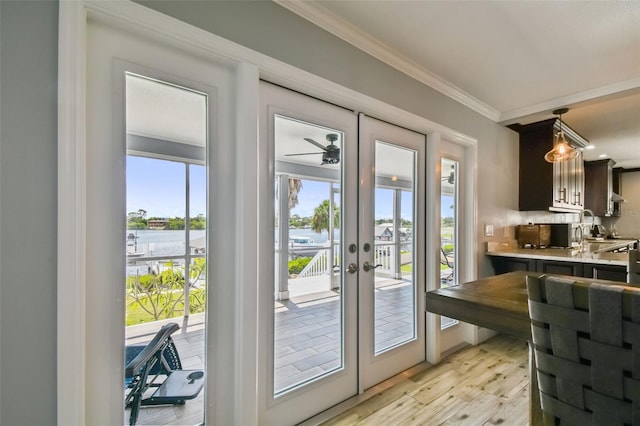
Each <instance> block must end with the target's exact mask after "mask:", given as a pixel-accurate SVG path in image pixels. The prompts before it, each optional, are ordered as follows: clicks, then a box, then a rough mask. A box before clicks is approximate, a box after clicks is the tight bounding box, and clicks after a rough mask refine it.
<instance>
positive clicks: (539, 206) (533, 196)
mask: <svg viewBox="0 0 640 426" xmlns="http://www.w3.org/2000/svg"><path fill="white" fill-rule="evenodd" d="M559 125H560V124H559V120H558V119H556V118H552V119H550V120H545V121H540V122H537V123H532V124H527V125H521V124H514V125H511V126H509V127H510V128H511V129H513V130H515V131H516V132H518V133H519V134H520V162H519V165H520V172H519V209H520V210H552V211H567V212H572V211H580V210H582V209H583V208H584V166H583V160H582V153H580V155H579V156H578V157H577V158H576V159H574V160H571V161H567V162H563V163H553V164H552V163H548V162H547V161H545V159H544V155H545V154H546V153H547V152H548V151H550V150H551V149H552V148H553V143H554V135H555V133H556V132H557V131H558V129H559ZM562 129H563V130H564V132H565V136H566V138H567V140H568V141H569V142H570V143H572V144H574V145H575V146H586V145H587V143H588V142H587V141H586V140H585V139H584V138H582V137H581V136H579V135H578V134H577V133H575V132H574V131H573V130H571V129H570V128H569V127H567V126H566V125H565V124H563V125H562Z"/></svg>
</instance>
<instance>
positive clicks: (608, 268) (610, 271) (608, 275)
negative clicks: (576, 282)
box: [584, 264, 627, 282]
mask: <svg viewBox="0 0 640 426" xmlns="http://www.w3.org/2000/svg"><path fill="white" fill-rule="evenodd" d="M584 276H585V277H586V278H594V279H598V280H609V281H621V282H627V267H626V266H619V265H600V264H585V265H584Z"/></svg>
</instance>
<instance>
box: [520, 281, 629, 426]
mask: <svg viewBox="0 0 640 426" xmlns="http://www.w3.org/2000/svg"><path fill="white" fill-rule="evenodd" d="M527 292H528V296H529V316H530V317H531V334H532V345H533V352H534V357H535V367H536V368H535V370H536V374H537V380H538V387H539V393H540V403H541V407H542V411H543V412H544V416H545V424H556V425H557V424H560V425H565V424H568V425H640V289H639V288H635V287H630V286H625V285H624V284H622V285H604V284H594V283H591V284H590V283H587V282H583V281H572V280H570V279H566V278H565V279H563V278H559V277H554V276H545V275H542V276H539V277H535V276H531V277H527Z"/></svg>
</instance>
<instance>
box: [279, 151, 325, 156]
mask: <svg viewBox="0 0 640 426" xmlns="http://www.w3.org/2000/svg"><path fill="white" fill-rule="evenodd" d="M318 154H324V153H323V152H303V153H301V154H285V155H284V156H285V157H292V156H294V155H318Z"/></svg>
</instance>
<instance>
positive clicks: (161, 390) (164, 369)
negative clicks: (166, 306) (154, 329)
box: [125, 323, 204, 425]
mask: <svg viewBox="0 0 640 426" xmlns="http://www.w3.org/2000/svg"><path fill="white" fill-rule="evenodd" d="M179 329H180V327H179V326H178V324H176V323H169V324H166V325H164V326H162V328H161V329H160V331H158V333H156V335H155V336H154V337H153V339H152V340H151V341H150V342H149V343H148V344H147V345H135V346H127V347H126V348H125V358H126V360H125V362H126V366H125V389H126V390H127V392H126V394H125V406H126V407H127V408H131V414H130V416H129V424H130V425H135V423H136V421H137V419H138V413H139V411H140V406H145V405H182V404H184V403H185V401H186V400H188V399H193V398H195V397H197V396H198V394H199V393H200V391H201V390H202V387H203V385H204V371H202V370H183V369H182V363H181V361H180V356H179V355H178V350H177V348H176V346H175V344H174V342H173V339H172V338H171V334H173V333H174V332H176V331H177V330H179ZM160 380H161V381H160ZM152 388H156V390H155V392H153V393H152V394H151V395H150V396H145V393H147V391H149V390H150V389H152Z"/></svg>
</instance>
